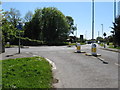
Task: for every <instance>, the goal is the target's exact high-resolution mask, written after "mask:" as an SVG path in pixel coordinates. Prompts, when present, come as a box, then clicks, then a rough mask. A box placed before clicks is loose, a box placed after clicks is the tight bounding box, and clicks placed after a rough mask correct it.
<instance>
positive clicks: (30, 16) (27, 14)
mask: <svg viewBox="0 0 120 90" xmlns="http://www.w3.org/2000/svg"><path fill="white" fill-rule="evenodd" d="M32 16H33V14H32V12H31V11H28V12H27V13H26V15H25V17H24V18H25V22H30V21H31V20H32Z"/></svg>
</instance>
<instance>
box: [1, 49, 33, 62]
mask: <svg viewBox="0 0 120 90" xmlns="http://www.w3.org/2000/svg"><path fill="white" fill-rule="evenodd" d="M24 57H33V54H32V53H29V52H28V53H27V52H21V53H20V54H18V53H17V52H15V51H8V50H7V51H5V53H2V54H0V60H5V59H15V58H24Z"/></svg>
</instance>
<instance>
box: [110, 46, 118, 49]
mask: <svg viewBox="0 0 120 90" xmlns="http://www.w3.org/2000/svg"><path fill="white" fill-rule="evenodd" d="M109 48H113V49H120V47H116V48H115V47H113V46H110V47H109Z"/></svg>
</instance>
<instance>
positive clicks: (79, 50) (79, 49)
mask: <svg viewBox="0 0 120 90" xmlns="http://www.w3.org/2000/svg"><path fill="white" fill-rule="evenodd" d="M77 52H81V45H80V43H77Z"/></svg>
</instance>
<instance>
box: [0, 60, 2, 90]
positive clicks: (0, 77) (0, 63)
mask: <svg viewBox="0 0 120 90" xmlns="http://www.w3.org/2000/svg"><path fill="white" fill-rule="evenodd" d="M1 85H2V62H0V90H1V88H2V87H1Z"/></svg>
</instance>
